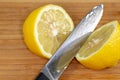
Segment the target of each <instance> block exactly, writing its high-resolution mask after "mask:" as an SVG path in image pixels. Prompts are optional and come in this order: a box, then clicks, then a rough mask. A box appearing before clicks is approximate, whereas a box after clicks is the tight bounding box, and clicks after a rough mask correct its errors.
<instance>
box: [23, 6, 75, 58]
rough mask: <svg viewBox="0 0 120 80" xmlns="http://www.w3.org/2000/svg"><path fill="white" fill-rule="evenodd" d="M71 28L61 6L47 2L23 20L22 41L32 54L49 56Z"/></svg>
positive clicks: (71, 23) (70, 21)
mask: <svg viewBox="0 0 120 80" xmlns="http://www.w3.org/2000/svg"><path fill="white" fill-rule="evenodd" d="M73 28H74V25H73V21H72V19H71V18H70V16H69V15H68V13H67V12H66V11H65V10H64V9H63V8H62V7H60V6H58V5H53V4H48V5H45V6H43V7H40V8H38V9H36V10H34V11H33V12H32V13H31V14H30V15H29V16H28V17H27V19H26V20H25V23H24V25H23V34H24V41H25V43H26V45H27V46H28V48H29V49H30V50H31V51H32V52H33V53H34V54H37V55H39V56H43V57H45V58H50V57H51V56H52V55H53V54H54V53H55V51H56V50H57V49H58V48H59V46H60V45H61V44H62V43H63V41H64V40H65V39H66V38H67V36H68V35H69V34H70V33H71V31H72V30H73Z"/></svg>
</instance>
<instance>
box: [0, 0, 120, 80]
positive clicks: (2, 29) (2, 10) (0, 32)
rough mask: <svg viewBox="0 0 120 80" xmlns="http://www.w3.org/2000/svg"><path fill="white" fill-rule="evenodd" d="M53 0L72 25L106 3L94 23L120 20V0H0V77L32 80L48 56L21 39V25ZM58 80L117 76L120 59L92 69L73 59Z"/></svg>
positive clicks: (119, 75) (98, 79)
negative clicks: (36, 52)
mask: <svg viewBox="0 0 120 80" xmlns="http://www.w3.org/2000/svg"><path fill="white" fill-rule="evenodd" d="M48 3H52V4H57V5H60V6H62V7H63V8H65V9H66V11H67V12H68V13H69V14H70V16H71V17H72V19H73V21H74V23H75V25H76V24H77V23H78V22H79V21H80V20H81V19H82V17H83V16H84V15H85V14H86V13H87V12H88V11H89V10H90V9H91V8H92V7H93V6H95V5H98V4H100V3H103V4H104V5H105V10H104V15H103V17H102V20H101V21H100V23H99V25H98V26H97V27H100V26H101V25H103V24H105V23H107V22H110V21H113V20H118V21H119V22H120V0H109V1H108V0H88V1H84V0H75V1H73V0H62V1H61V0H0V80H34V78H35V77H36V76H37V74H38V73H39V71H40V70H41V69H42V67H43V66H44V64H45V63H46V62H47V61H48V60H47V59H44V58H41V57H38V56H36V55H33V54H32V52H30V51H29V50H28V49H27V47H26V45H25V44H24V41H23V33H22V25H23V23H24V20H25V19H26V17H27V16H28V15H29V14H30V12H31V11H33V10H34V9H36V8H38V7H40V6H43V5H45V4H48ZM59 80H120V62H119V64H118V65H117V66H115V67H113V68H108V69H104V70H101V71H94V70H90V69H87V68H85V67H83V66H82V65H81V64H79V63H78V62H77V61H76V60H75V59H74V60H73V61H72V62H71V64H70V65H69V67H68V69H67V70H66V71H65V72H64V73H63V74H62V76H61V78H60V79H59Z"/></svg>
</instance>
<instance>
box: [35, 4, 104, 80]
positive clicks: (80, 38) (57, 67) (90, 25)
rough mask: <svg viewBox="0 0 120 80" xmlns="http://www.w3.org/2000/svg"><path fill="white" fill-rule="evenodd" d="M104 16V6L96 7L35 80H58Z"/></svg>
mask: <svg viewBox="0 0 120 80" xmlns="http://www.w3.org/2000/svg"><path fill="white" fill-rule="evenodd" d="M102 14H103V4H101V5H98V6H95V7H94V8H93V9H92V10H91V11H90V12H88V14H87V15H86V16H85V17H84V18H83V19H82V20H81V22H80V23H79V24H78V25H77V26H76V28H75V29H74V30H73V31H72V33H71V34H70V35H69V36H68V38H67V39H66V40H65V41H64V43H63V44H62V45H61V46H60V48H59V49H58V50H57V51H56V53H55V54H54V55H53V57H52V58H51V59H50V60H49V61H48V62H47V64H46V65H45V66H44V68H43V69H42V70H41V72H40V74H39V75H38V76H37V78H36V79H35V80H58V78H59V77H60V75H61V74H62V73H63V71H64V70H65V69H66V68H67V66H68V65H69V63H70V62H71V60H72V59H73V58H74V56H75V55H76V53H77V51H78V50H79V49H80V47H81V46H82V45H83V43H84V42H85V40H86V39H87V38H88V36H89V35H90V34H91V33H92V32H93V31H94V29H95V27H96V26H97V24H98V22H99V21H100V19H101V17H102Z"/></svg>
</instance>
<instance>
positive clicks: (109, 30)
mask: <svg viewBox="0 0 120 80" xmlns="http://www.w3.org/2000/svg"><path fill="white" fill-rule="evenodd" d="M76 59H77V60H78V61H79V62H80V63H81V64H83V65H84V66H86V67H87V68H91V69H103V68H106V67H112V66H114V65H115V64H116V63H117V62H118V60H119V59H120V25H119V23H118V22H117V21H113V22H110V23H108V24H105V25H103V26H102V27H100V28H99V29H97V30H95V31H94V32H93V33H92V34H91V35H90V37H89V38H88V39H87V41H86V42H85V43H84V45H83V46H82V47H81V49H80V50H79V52H78V53H77V55H76Z"/></svg>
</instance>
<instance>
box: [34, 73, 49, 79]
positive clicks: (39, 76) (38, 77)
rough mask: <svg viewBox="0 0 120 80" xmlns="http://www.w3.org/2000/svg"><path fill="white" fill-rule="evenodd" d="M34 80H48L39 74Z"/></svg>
mask: <svg viewBox="0 0 120 80" xmlns="http://www.w3.org/2000/svg"><path fill="white" fill-rule="evenodd" d="M35 80H50V79H48V77H47V76H45V75H44V74H43V73H40V74H39V75H38V76H37V77H36V79H35Z"/></svg>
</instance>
